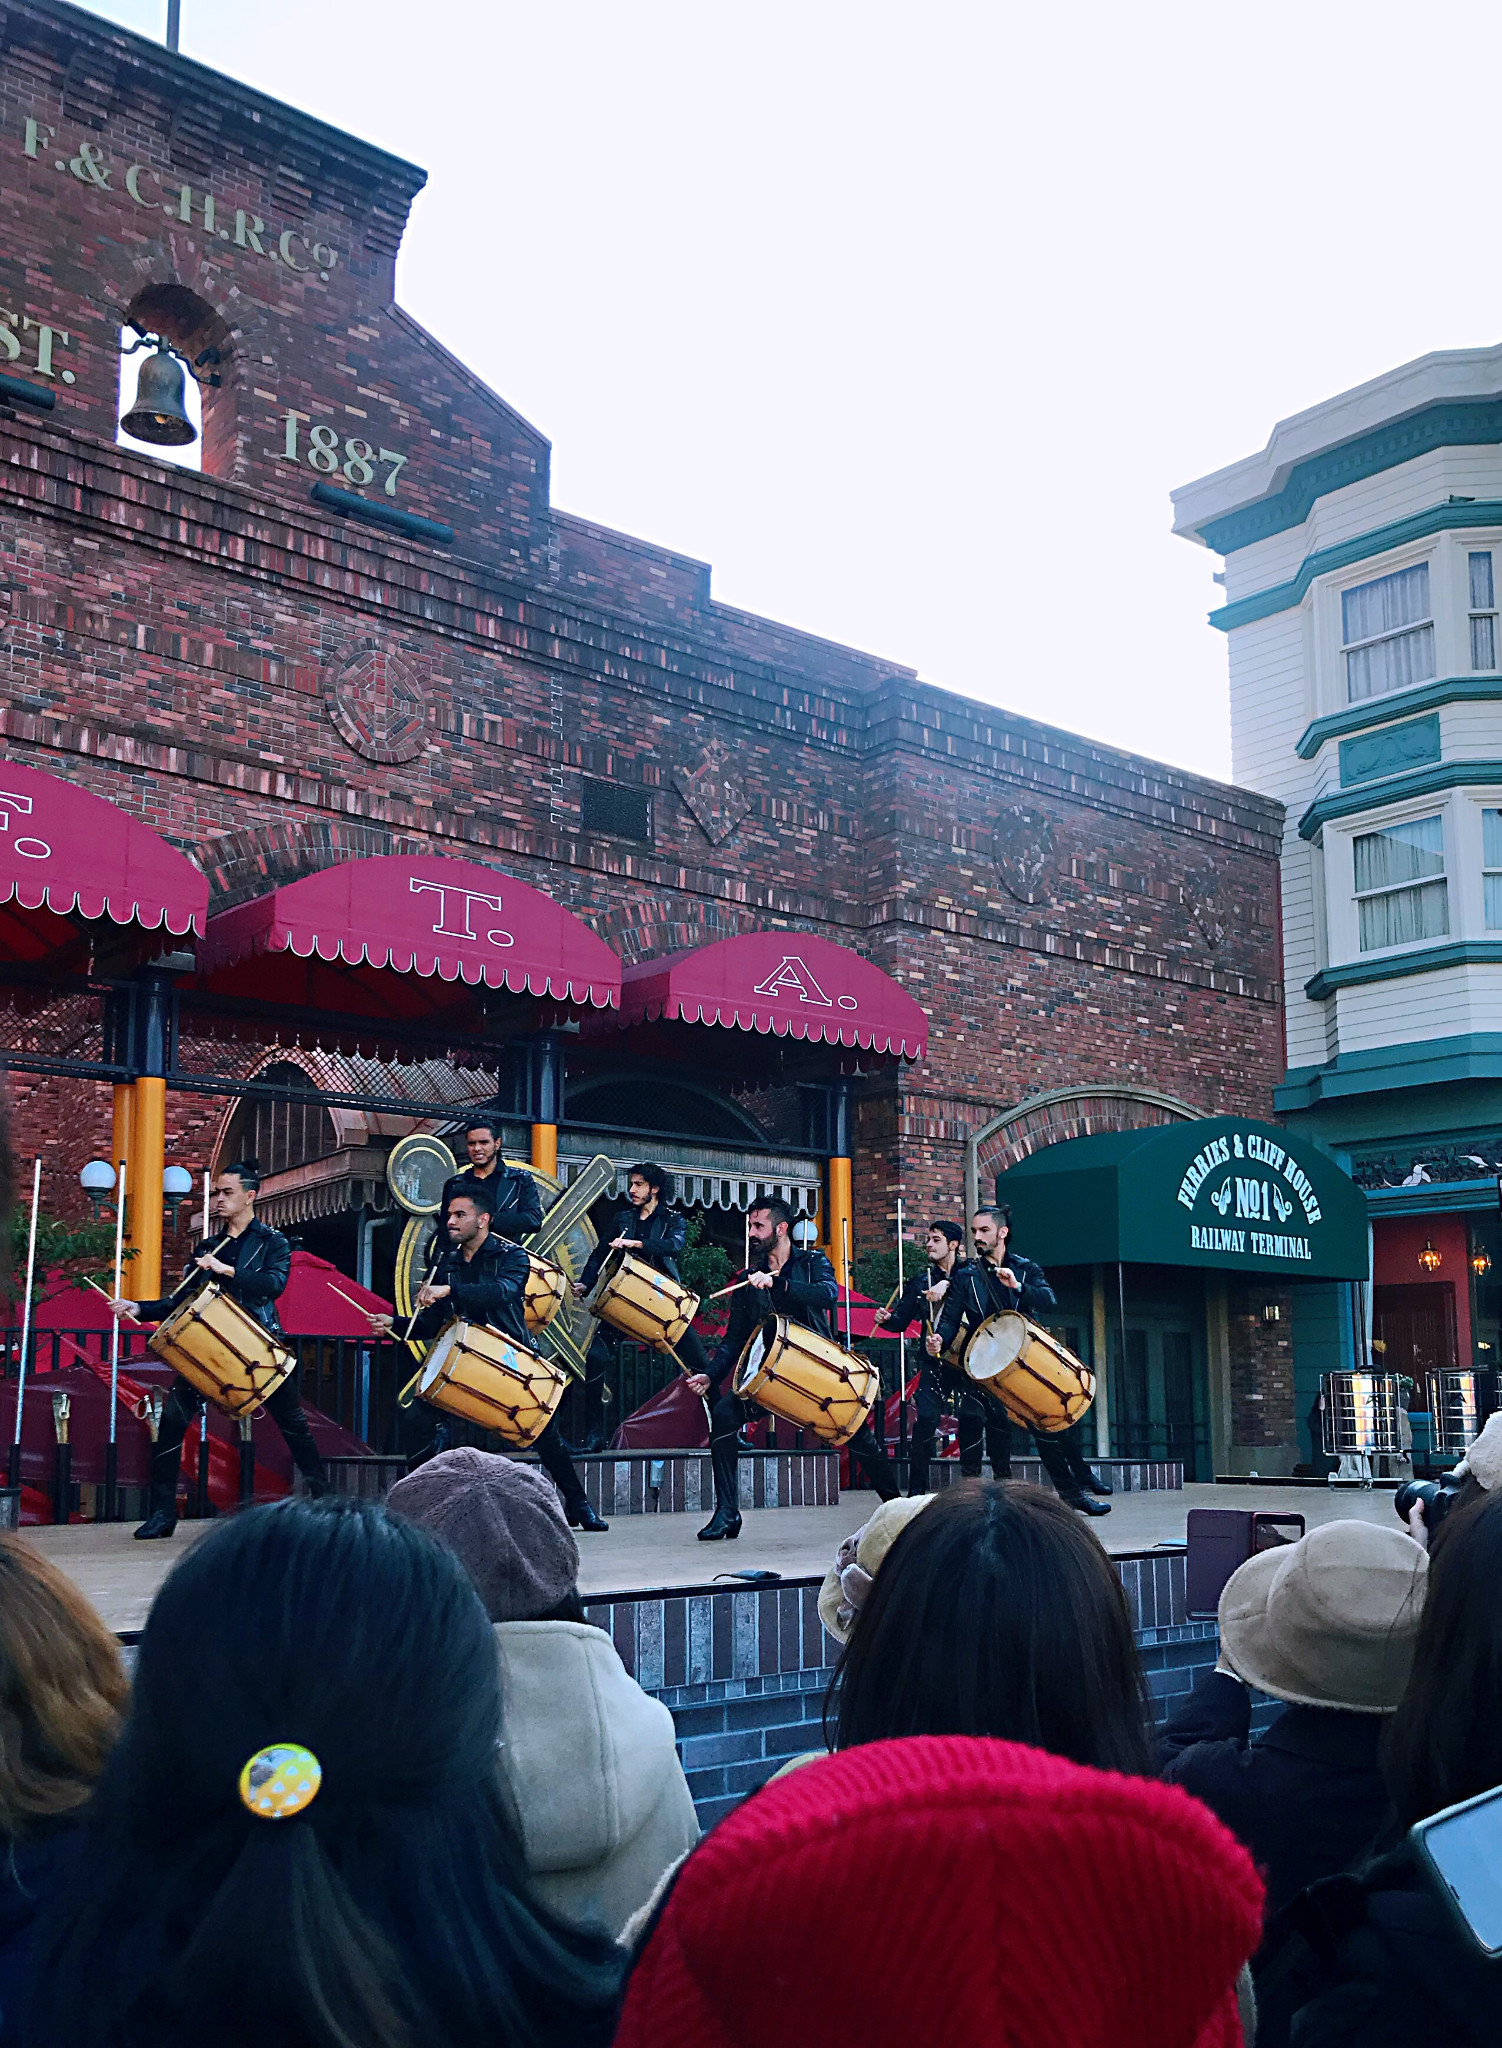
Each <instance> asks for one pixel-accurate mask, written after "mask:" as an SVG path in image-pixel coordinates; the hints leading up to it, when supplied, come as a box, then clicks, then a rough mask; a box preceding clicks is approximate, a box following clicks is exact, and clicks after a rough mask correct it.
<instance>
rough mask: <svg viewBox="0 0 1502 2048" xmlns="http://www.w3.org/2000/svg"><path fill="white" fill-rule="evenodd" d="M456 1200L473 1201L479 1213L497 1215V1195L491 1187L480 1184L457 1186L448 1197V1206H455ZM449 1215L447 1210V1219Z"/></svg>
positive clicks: (445, 1212) (445, 1214) (445, 1215)
mask: <svg viewBox="0 0 1502 2048" xmlns="http://www.w3.org/2000/svg"><path fill="white" fill-rule="evenodd" d="M455 1202H469V1203H472V1204H473V1206H474V1208H475V1209H476V1210H477V1211H478V1213H479V1214H480V1215H481V1216H489V1217H494V1215H495V1196H494V1194H493V1193H492V1192H491V1190H490V1189H489V1188H484V1187H479V1186H471V1187H464V1188H455V1189H454V1192H453V1193H452V1194H451V1195H450V1196H449V1199H448V1206H449V1208H450V1209H452V1208H453V1206H454V1204H455ZM447 1216H448V1211H447V1210H445V1211H444V1217H445V1221H446V1220H447Z"/></svg>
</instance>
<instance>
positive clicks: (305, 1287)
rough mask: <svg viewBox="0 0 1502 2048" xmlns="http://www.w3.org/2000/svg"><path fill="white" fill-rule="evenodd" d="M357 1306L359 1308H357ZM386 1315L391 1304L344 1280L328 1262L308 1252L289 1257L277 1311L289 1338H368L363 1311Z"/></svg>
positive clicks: (352, 1282)
mask: <svg viewBox="0 0 1502 2048" xmlns="http://www.w3.org/2000/svg"><path fill="white" fill-rule="evenodd" d="M357 1304H358V1305H357ZM366 1310H368V1311H369V1313H370V1314H371V1315H374V1316H389V1315H390V1314H391V1313H392V1304H391V1303H390V1302H389V1301H384V1300H383V1299H382V1298H381V1296H380V1295H379V1294H372V1293H371V1291H370V1289H369V1288H368V1287H362V1286H361V1285H360V1283H359V1281H358V1280H350V1279H347V1278H346V1276H345V1275H344V1274H343V1273H341V1272H340V1270H339V1268H338V1267H337V1266H334V1265H331V1264H330V1263H329V1261H328V1260H327V1259H318V1258H315V1257H314V1256H313V1254H312V1253H311V1252H304V1251H296V1252H294V1253H293V1254H292V1271H291V1272H290V1273H289V1274H288V1276H287V1289H286V1292H285V1293H284V1294H283V1295H282V1297H281V1299H280V1300H279V1301H278V1302H277V1305H276V1311H277V1314H278V1316H279V1317H280V1318H281V1325H282V1328H283V1329H284V1330H285V1331H286V1332H287V1335H288V1336H289V1337H364V1338H365V1339H367V1340H368V1339H369V1337H370V1324H369V1323H368V1322H367V1321H366V1319H365V1314H364V1311H366Z"/></svg>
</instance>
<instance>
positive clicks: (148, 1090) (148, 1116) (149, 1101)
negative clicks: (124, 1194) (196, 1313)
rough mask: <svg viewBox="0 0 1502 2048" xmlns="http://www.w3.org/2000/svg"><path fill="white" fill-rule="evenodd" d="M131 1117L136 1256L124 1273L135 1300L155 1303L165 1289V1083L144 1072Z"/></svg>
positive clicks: (132, 1228) (132, 1237) (132, 1221)
mask: <svg viewBox="0 0 1502 2048" xmlns="http://www.w3.org/2000/svg"><path fill="white" fill-rule="evenodd" d="M134 1095H135V1101H134V1104H133V1105H132V1113H131V1118H130V1125H131V1139H132V1144H131V1148H130V1152H129V1154H128V1157H129V1159H130V1196H131V1200H130V1247H131V1250H132V1251H133V1252H134V1253H135V1257H134V1258H133V1259H132V1260H131V1262H130V1269H129V1272H128V1274H127V1276H126V1292H127V1293H128V1294H129V1296H130V1298H131V1299H132V1300H133V1301H153V1300H155V1299H156V1298H157V1297H158V1296H159V1295H160V1294H161V1291H162V1167H163V1165H164V1163H165V1161H166V1157H167V1083H166V1082H165V1081H164V1080H163V1079H162V1078H161V1077H160V1076H159V1075H154V1074H143V1075H142V1076H141V1077H140V1079H139V1080H138V1081H137V1082H136V1084H135V1089H134Z"/></svg>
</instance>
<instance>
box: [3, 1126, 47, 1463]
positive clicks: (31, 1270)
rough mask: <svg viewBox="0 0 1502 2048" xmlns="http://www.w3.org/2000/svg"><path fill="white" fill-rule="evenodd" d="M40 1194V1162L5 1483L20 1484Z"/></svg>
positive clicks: (34, 1174) (34, 1181) (33, 1180)
mask: <svg viewBox="0 0 1502 2048" xmlns="http://www.w3.org/2000/svg"><path fill="white" fill-rule="evenodd" d="M41 1196H42V1162H41V1159H40V1158H38V1159H37V1161H36V1164H35V1165H34V1166H33V1167H32V1169H31V1228H30V1231H29V1233H28V1236H27V1240H26V1300H25V1303H24V1304H23V1306H22V1309H21V1370H20V1372H19V1373H18V1374H17V1376H16V1433H15V1436H14V1437H13V1438H12V1440H11V1446H10V1472H9V1474H8V1480H9V1484H10V1485H12V1486H19V1485H20V1484H21V1409H22V1406H23V1404H24V1402H25V1399H26V1354H27V1351H28V1349H29V1348H30V1344H31V1289H32V1283H33V1281H34V1280H35V1278H36V1265H37V1204H38V1203H39V1202H40V1200H41Z"/></svg>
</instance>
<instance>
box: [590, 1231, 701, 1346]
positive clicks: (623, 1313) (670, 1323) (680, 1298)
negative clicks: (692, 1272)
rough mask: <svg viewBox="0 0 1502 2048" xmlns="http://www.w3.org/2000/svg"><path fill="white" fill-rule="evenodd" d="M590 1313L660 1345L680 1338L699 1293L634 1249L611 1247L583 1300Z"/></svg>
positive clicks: (643, 1340)
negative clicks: (617, 1250)
mask: <svg viewBox="0 0 1502 2048" xmlns="http://www.w3.org/2000/svg"><path fill="white" fill-rule="evenodd" d="M584 1305H585V1307H586V1308H587V1309H588V1310H589V1312H590V1314H591V1315H592V1316H598V1317H599V1318H600V1320H601V1322H604V1323H609V1325H610V1327H611V1328H612V1329H613V1330H620V1331H622V1332H623V1333H624V1335H626V1336H627V1337H635V1338H637V1339H638V1340H639V1341H640V1342H641V1343H643V1344H651V1345H654V1346H655V1347H656V1348H657V1350H659V1351H668V1350H671V1349H672V1347H673V1345H675V1344H681V1343H682V1341H683V1338H684V1335H685V1333H686V1331H687V1330H688V1326H689V1324H690V1323H691V1322H692V1321H693V1319H694V1317H695V1316H696V1315H697V1314H698V1313H699V1297H698V1295H697V1294H691V1293H690V1292H689V1290H688V1289H687V1288H686V1287H684V1286H681V1285H680V1284H679V1282H678V1281H676V1280H670V1279H669V1278H668V1276H667V1274H666V1273H659V1272H658V1270H657V1268H656V1267H655V1266H649V1265H648V1264H647V1262H646V1260H645V1259H637V1258H633V1257H632V1255H631V1253H630V1252H612V1253H611V1255H610V1257H609V1258H608V1259H607V1260H606V1261H605V1263H604V1265H603V1266H601V1268H600V1277H599V1279H598V1280H596V1282H595V1284H594V1291H593V1292H592V1293H591V1295H590V1297H589V1299H588V1301H587V1302H586V1303H585V1304H584Z"/></svg>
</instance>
